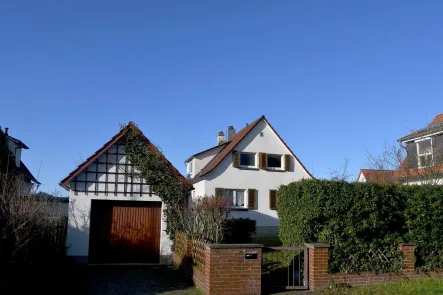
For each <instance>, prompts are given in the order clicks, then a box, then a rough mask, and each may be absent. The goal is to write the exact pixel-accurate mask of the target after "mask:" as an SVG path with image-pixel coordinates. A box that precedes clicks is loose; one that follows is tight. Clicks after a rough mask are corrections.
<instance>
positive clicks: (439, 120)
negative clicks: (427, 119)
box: [428, 114, 443, 126]
mask: <svg viewBox="0 0 443 295" xmlns="http://www.w3.org/2000/svg"><path fill="white" fill-rule="evenodd" d="M438 123H443V114H440V115H437V116H436V117H435V118H434V120H432V122H431V123H429V125H428V126H432V125H434V124H438Z"/></svg>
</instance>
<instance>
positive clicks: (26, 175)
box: [18, 161, 40, 184]
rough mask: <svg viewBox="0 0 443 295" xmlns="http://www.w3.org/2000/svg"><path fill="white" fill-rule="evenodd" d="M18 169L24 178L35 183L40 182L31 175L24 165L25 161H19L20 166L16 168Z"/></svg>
mask: <svg viewBox="0 0 443 295" xmlns="http://www.w3.org/2000/svg"><path fill="white" fill-rule="evenodd" d="M18 171H19V173H20V174H22V175H24V176H25V177H26V179H28V180H30V181H32V182H34V183H36V184H40V182H39V181H38V180H37V179H36V178H35V177H34V175H32V173H31V171H29V169H28V167H26V165H25V163H23V161H20V167H19V168H18Z"/></svg>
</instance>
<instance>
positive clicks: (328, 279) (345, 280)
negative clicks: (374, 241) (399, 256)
mask: <svg viewBox="0 0 443 295" xmlns="http://www.w3.org/2000/svg"><path fill="white" fill-rule="evenodd" d="M306 246H307V247H308V248H309V289H310V290H313V291H315V290H323V289H327V288H329V287H330V286H331V285H333V284H337V283H338V284H346V285H350V286H364V285H374V284H382V283H390V282H395V281H398V280H401V279H410V280H415V279H422V278H429V277H431V278H436V279H443V273H442V272H435V273H423V272H421V273H420V272H416V271H415V269H414V265H415V257H414V250H415V246H414V245H412V244H402V245H400V246H399V249H400V251H401V252H402V253H403V261H402V267H401V269H400V270H399V271H397V272H388V273H374V272H362V273H359V274H347V273H328V266H329V245H328V244H320V243H313V244H306Z"/></svg>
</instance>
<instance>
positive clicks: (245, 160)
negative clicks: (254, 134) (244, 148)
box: [240, 153, 256, 168]
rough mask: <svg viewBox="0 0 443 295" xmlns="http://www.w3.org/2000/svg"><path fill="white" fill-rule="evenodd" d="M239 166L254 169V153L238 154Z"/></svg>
mask: <svg viewBox="0 0 443 295" xmlns="http://www.w3.org/2000/svg"><path fill="white" fill-rule="evenodd" d="M240 166H241V167H248V168H254V167H256V166H255V153H241V154H240Z"/></svg>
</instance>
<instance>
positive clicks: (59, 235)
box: [49, 217, 68, 250]
mask: <svg viewBox="0 0 443 295" xmlns="http://www.w3.org/2000/svg"><path fill="white" fill-rule="evenodd" d="M67 229H68V218H67V217H62V218H60V220H59V221H58V222H57V225H56V226H55V227H54V228H53V230H52V232H50V233H49V237H50V239H51V240H52V241H53V242H54V243H55V245H57V247H58V248H59V249H60V250H64V249H65V247H66V233H67Z"/></svg>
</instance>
